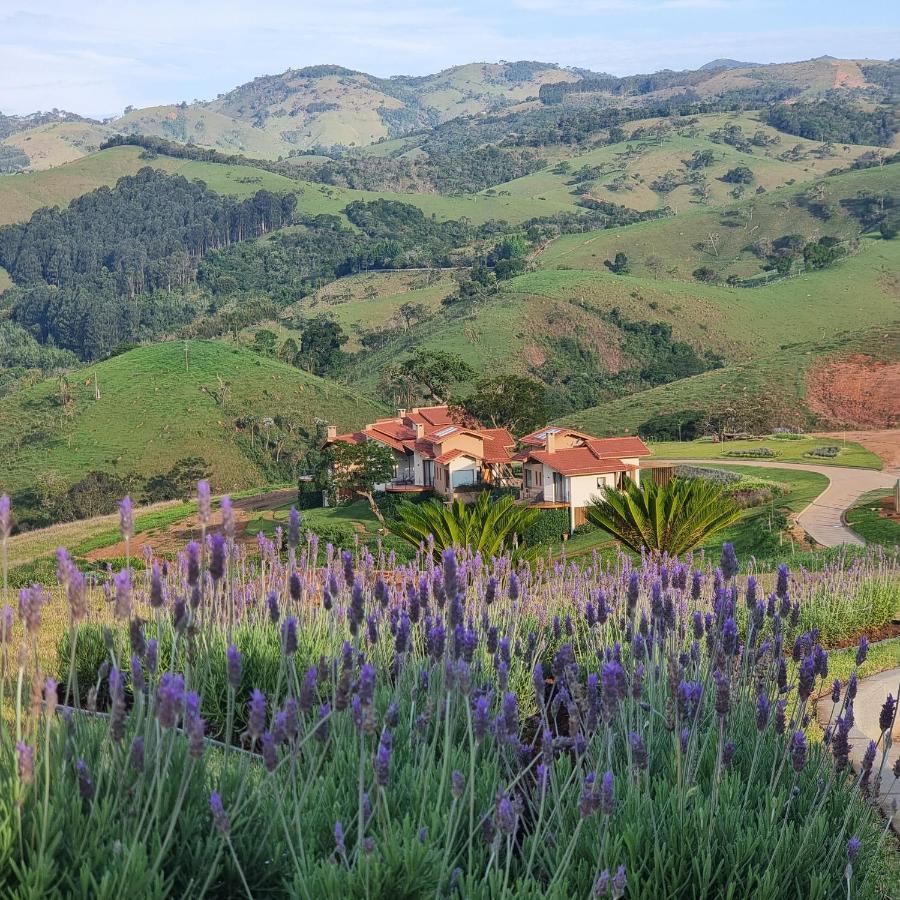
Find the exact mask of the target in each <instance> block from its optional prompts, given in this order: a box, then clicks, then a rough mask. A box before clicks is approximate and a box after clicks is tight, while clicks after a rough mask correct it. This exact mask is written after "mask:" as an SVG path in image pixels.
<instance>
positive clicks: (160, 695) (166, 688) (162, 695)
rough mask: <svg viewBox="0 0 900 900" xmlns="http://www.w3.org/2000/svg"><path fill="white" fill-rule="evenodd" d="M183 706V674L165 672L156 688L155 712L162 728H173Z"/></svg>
mask: <svg viewBox="0 0 900 900" xmlns="http://www.w3.org/2000/svg"><path fill="white" fill-rule="evenodd" d="M183 706H184V676H183V675H181V674H179V673H172V672H165V673H164V674H163V676H162V677H161V678H160V679H159V687H158V688H157V690H156V714H157V717H158V718H159V724H160V725H161V726H162V727H163V728H174V727H175V723H176V722H177V720H178V716H179V715H180V714H181V710H182V707H183Z"/></svg>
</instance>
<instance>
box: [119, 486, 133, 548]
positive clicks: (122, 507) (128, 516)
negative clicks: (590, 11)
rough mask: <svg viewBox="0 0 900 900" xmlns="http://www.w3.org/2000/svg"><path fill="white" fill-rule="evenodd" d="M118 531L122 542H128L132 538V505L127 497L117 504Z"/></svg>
mask: <svg viewBox="0 0 900 900" xmlns="http://www.w3.org/2000/svg"><path fill="white" fill-rule="evenodd" d="M119 531H121V533H122V540H123V541H130V540H131V539H132V538H133V537H134V505H133V504H132V502H131V497H128V496H126V497H125V499H124V500H123V501H122V502H121V503H120V504H119Z"/></svg>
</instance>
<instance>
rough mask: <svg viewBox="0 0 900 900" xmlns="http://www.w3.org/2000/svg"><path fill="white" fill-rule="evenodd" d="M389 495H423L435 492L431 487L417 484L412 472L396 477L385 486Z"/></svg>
mask: <svg viewBox="0 0 900 900" xmlns="http://www.w3.org/2000/svg"><path fill="white" fill-rule="evenodd" d="M384 489H385V490H386V491H387V492H388V493H389V494H421V493H424V492H425V491H430V490H433V488H432V487H431V485H424V484H416V482H415V479H414V478H413V475H412V473H411V472H403V473H402V474H400V475H397V476H395V477H394V478H392V479H391V480H390V482H388V484H386V485H385V486H384Z"/></svg>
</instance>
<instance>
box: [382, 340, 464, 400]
mask: <svg viewBox="0 0 900 900" xmlns="http://www.w3.org/2000/svg"><path fill="white" fill-rule="evenodd" d="M474 374H475V372H474V370H473V369H472V367H471V366H470V365H469V364H468V363H467V362H466V361H465V360H464V359H463V358H462V357H461V356H459V355H458V354H456V353H447V352H445V351H443V350H418V351H417V352H416V353H415V354H414V355H413V356H411V357H410V358H409V359H407V360H404V361H403V362H402V363H398V364H396V365H394V366H391V367H390V369H389V370H388V371H386V373H385V377H384V378H383V382H384V384H385V386H386V387H387V388H402V390H403V392H404V393H407V394H411V393H412V391H413V390H415V391H416V392H417V393H418V394H419V395H420V396H422V397H424V398H426V399H427V400H430V401H433V402H436V403H446V402H447V401H448V399H449V398H450V394H451V392H452V390H453V387H454V386H455V385H457V384H459V383H460V382H461V381H465V380H466V379H467V378H471V377H472V376H473V375H474Z"/></svg>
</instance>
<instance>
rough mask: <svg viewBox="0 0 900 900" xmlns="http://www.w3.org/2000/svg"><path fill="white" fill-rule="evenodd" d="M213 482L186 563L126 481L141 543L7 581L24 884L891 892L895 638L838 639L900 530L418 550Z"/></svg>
mask: <svg viewBox="0 0 900 900" xmlns="http://www.w3.org/2000/svg"><path fill="white" fill-rule="evenodd" d="M199 506H200V521H201V526H202V532H201V535H200V539H199V540H198V541H196V542H192V543H190V544H189V545H188V546H186V547H185V548H184V550H183V551H182V552H181V553H179V554H178V556H177V559H175V560H170V561H166V560H153V559H151V558H149V557H148V558H147V559H146V561H143V560H140V559H139V557H140V554H141V549H140V548H138V547H131V545H130V543H128V542H129V541H130V538H131V535H132V534H133V512H132V509H131V505H130V501H126V502H124V503H123V505H122V508H121V525H122V533H123V537H124V538H125V539H126V543H127V545H128V547H129V555H131V554H134V557H135V559H134V560H132V559H129V560H128V561H127V563H126V566H125V567H124V568H122V569H121V570H120V571H113V570H110V571H109V572H108V573H107V575H106V576H105V577H102V578H100V579H96V578H95V577H93V576H85V575H84V574H83V573H82V572H80V571H79V570H78V568H77V567H76V566H75V564H74V563H73V562H72V560H71V559H70V557H69V555H68V554H67V553H66V551H65V550H62V549H61V550H60V551H59V553H58V573H57V574H58V584H56V585H52V586H40V585H33V586H31V587H27V588H24V589H22V590H21V592H20V593H19V595H18V597H17V598H14V597H13V596H12V593H11V592H10V591H9V589H7V588H6V587H5V585H4V602H5V604H6V605H4V606H3V609H2V615H0V638H2V647H0V651H2V679H0V707H2V710H3V719H2V725H0V728H2V731H0V781H2V792H0V894H2V896H9V897H53V896H59V897H68V896H77V897H108V898H114V897H121V896H124V895H126V894H131V895H133V896H135V897H170V896H171V897H242V896H248V897H304V898H310V900H316V898H331V897H334V898H344V897H360V898H363V897H371V898H379V897H391V898H395V897H400V898H403V897H409V898H418V897H423V898H424V897H450V896H460V897H484V898H488V897H490V898H495V897H524V898H538V897H566V898H569V897H614V898H618V897H633V898H637V897H642V898H660V897H678V896H686V897H687V896H689V897H719V896H742V897H743V896H746V897H750V896H752V897H764V898H781V897H788V896H791V897H793V896H798V897H799V896H802V897H822V898H825V897H853V898H857V897H860V898H861V897H879V896H881V897H887V896H891V893H892V891H893V889H894V888H895V886H896V883H895V881H894V879H895V878H896V876H897V867H896V864H895V863H893V864H892V862H891V855H892V854H895V853H896V842H895V838H894V836H893V835H892V834H891V833H890V831H889V823H888V822H887V821H886V820H885V818H884V817H883V816H882V815H881V814H880V813H879V812H878V811H877V810H876V808H875V806H874V804H873V803H872V800H873V797H874V795H876V794H877V791H878V785H879V783H880V781H881V780H882V779H883V778H884V777H886V776H887V774H888V769H887V767H886V762H885V760H886V755H887V751H888V748H889V746H890V742H891V732H892V729H893V726H894V720H895V716H896V701H895V699H894V698H893V697H885V698H884V705H883V709H882V711H881V716H880V720H879V726H880V728H881V735H880V737H879V738H878V739H877V740H873V741H872V743H871V744H870V745H869V747H868V749H867V752H866V755H865V759H864V763H863V766H862V768H861V770H860V771H859V772H855V771H853V770H852V769H851V768H850V766H849V764H848V760H849V753H850V746H849V743H850V742H849V737H848V736H849V733H850V729H851V727H852V724H853V722H854V698H855V696H856V692H857V689H858V678H859V674H860V672H862V671H864V667H865V666H866V658H867V654H868V653H869V652H870V651H869V648H868V642H867V640H866V639H865V638H864V637H863V638H862V639H861V640H860V641H859V646H858V649H857V650H856V651H855V657H854V658H853V660H852V663H851V666H850V668H849V671H848V673H847V675H842V677H841V678H839V679H835V677H834V676H835V672H834V671H831V672H830V671H829V651H828V649H826V648H827V647H830V646H834V645H835V644H836V643H840V642H841V639H842V638H844V637H846V636H847V635H858V634H860V633H862V632H865V631H866V630H868V629H871V630H876V629H878V628H880V627H881V626H883V625H884V623H886V622H888V621H890V619H891V618H892V616H893V615H894V614H895V613H896V610H897V606H898V594H900V564H898V560H897V558H896V557H887V556H884V555H883V554H875V553H871V554H869V555H868V556H864V557H862V558H859V559H857V560H855V561H854V562H853V563H852V565H849V566H844V565H840V564H834V565H832V566H830V567H826V568H825V569H823V570H822V571H818V572H807V571H803V570H800V571H797V572H791V571H789V569H788V567H787V566H782V567H781V568H780V569H779V570H778V571H777V573H769V574H757V575H756V576H754V575H750V576H738V574H737V572H738V564H737V560H736V558H735V556H734V552H733V550H732V549H731V547H730V545H727V544H726V545H725V546H724V548H723V550H722V554H721V559H716V560H709V559H707V558H703V557H702V556H687V557H685V558H682V559H674V558H667V557H665V556H663V557H650V556H647V557H645V558H643V559H640V560H637V561H635V560H634V559H633V558H629V557H627V556H625V555H622V556H620V557H619V558H618V560H617V561H616V562H615V563H614V564H611V565H610V564H603V563H601V562H600V560H599V559H595V560H594V561H593V562H592V563H590V564H588V565H586V566H583V567H579V566H577V565H574V564H565V563H557V562H554V561H553V560H551V559H549V558H546V559H541V558H539V559H538V560H537V561H534V562H532V563H530V564H528V563H519V564H514V563H513V562H512V561H511V559H510V558H509V557H508V556H504V557H500V558H492V559H484V558H481V557H480V556H479V555H477V554H471V553H469V552H467V551H466V549H465V548H457V549H456V550H446V551H444V552H443V553H437V552H436V551H433V550H432V548H431V547H430V546H429V545H427V544H425V545H423V546H421V547H420V548H419V551H418V553H417V554H416V557H415V559H414V561H413V562H411V563H409V564H404V565H400V564H398V563H397V562H396V560H395V559H393V558H392V556H391V555H389V554H388V555H385V554H380V555H378V556H373V555H372V554H371V553H370V552H369V551H368V550H365V549H364V548H358V547H348V548H336V547H333V546H331V545H330V544H329V545H324V546H323V545H321V544H320V542H319V541H318V539H317V537H316V536H315V535H314V534H311V533H308V532H306V530H305V528H304V526H303V523H302V521H301V518H300V516H299V515H298V514H296V513H292V515H291V517H290V521H289V527H288V529H287V530H286V532H285V533H283V534H282V533H281V532H278V533H277V534H276V537H275V540H274V541H269V540H268V539H266V538H265V537H263V536H260V539H259V542H258V546H257V551H258V552H255V553H249V552H248V551H247V549H246V548H244V547H241V546H240V545H238V544H236V543H235V542H234V540H233V520H232V518H231V513H230V503H229V502H228V500H227V498H223V499H222V501H221V513H222V519H223V528H222V529H221V530H216V531H215V532H213V531H212V530H209V531H207V525H208V524H209V523H210V521H211V516H212V515H213V513H212V506H213V503H212V500H211V498H210V495H209V490H208V488H207V487H206V485H204V484H201V490H200V495H199ZM216 515H218V512H217V513H216ZM8 523H9V507H8V502H4V503H0V538H2V539H3V543H4V546H5V541H6V538H7V537H8V535H9V527H8ZM137 562H140V563H141V564H140V565H138V564H136V563H137ZM144 562H146V565H144V564H143V563H144ZM133 563H134V564H133ZM5 576H6V572H5V570H4V580H5ZM60 618H64V619H65V620H67V627H65V628H63V629H61V630H59V631H58V632H53V629H54V623H55V622H56V621H58V620H59V619H60ZM48 630H49V631H50V632H51V633H50V634H49V635H48ZM48 648H49V649H48ZM873 650H874V648H873ZM815 703H819V704H820V705H821V704H825V705H826V706H827V708H828V709H829V710H830V711H831V715H830V724H829V726H828V728H827V730H826V732H825V736H824V740H820V739H819V735H817V734H816V733H815V729H814V728H813V727H812V726H811V719H812V718H813V710H814V704H815ZM895 896H896V895H895Z"/></svg>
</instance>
